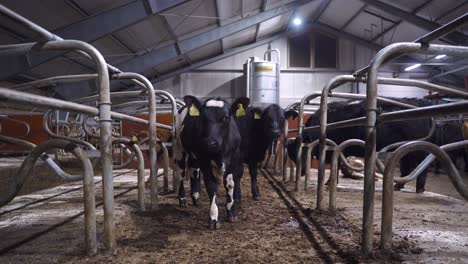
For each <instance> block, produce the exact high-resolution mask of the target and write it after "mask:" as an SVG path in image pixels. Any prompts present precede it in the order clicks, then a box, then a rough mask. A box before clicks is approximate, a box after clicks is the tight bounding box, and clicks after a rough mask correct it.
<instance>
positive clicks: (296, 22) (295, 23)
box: [293, 17, 302, 26]
mask: <svg viewBox="0 0 468 264" xmlns="http://www.w3.org/2000/svg"><path fill="white" fill-rule="evenodd" d="M293 24H294V25H296V26H299V25H301V24H302V19H300V18H298V17H296V18H294V20H293Z"/></svg>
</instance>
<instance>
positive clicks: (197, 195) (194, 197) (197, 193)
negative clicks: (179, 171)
mask: <svg viewBox="0 0 468 264" xmlns="http://www.w3.org/2000/svg"><path fill="white" fill-rule="evenodd" d="M192 196H193V199H195V200H198V198H200V193H199V192H194V193H193V195H192Z"/></svg>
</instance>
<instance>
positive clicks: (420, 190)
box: [416, 188, 426, 193]
mask: <svg viewBox="0 0 468 264" xmlns="http://www.w3.org/2000/svg"><path fill="white" fill-rule="evenodd" d="M425 190H426V189H424V188H422V189H419V190H416V193H424V191H425Z"/></svg>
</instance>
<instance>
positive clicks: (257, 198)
mask: <svg viewBox="0 0 468 264" xmlns="http://www.w3.org/2000/svg"><path fill="white" fill-rule="evenodd" d="M252 198H253V199H254V201H260V195H254V196H252Z"/></svg>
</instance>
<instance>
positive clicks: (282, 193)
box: [0, 170, 468, 263]
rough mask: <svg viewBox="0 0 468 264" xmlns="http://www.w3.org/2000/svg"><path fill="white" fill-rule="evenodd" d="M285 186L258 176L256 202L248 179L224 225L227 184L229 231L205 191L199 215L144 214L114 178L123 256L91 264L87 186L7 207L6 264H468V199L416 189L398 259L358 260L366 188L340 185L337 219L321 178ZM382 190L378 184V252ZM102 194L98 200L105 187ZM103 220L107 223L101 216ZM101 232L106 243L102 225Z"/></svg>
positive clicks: (175, 211)
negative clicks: (321, 192)
mask: <svg viewBox="0 0 468 264" xmlns="http://www.w3.org/2000/svg"><path fill="white" fill-rule="evenodd" d="M123 172H126V171H125V170H123V171H116V172H115V174H117V175H118V173H119V174H120V173H123ZM279 179H280V176H272V175H270V174H269V173H266V172H264V173H263V174H260V173H259V186H260V190H261V193H262V197H261V200H260V201H253V200H252V199H251V195H250V178H249V176H248V175H247V173H246V174H245V176H244V177H243V180H242V187H243V202H242V207H241V208H240V210H239V212H238V215H239V219H238V222H236V223H226V222H225V221H224V217H225V210H224V203H225V202H224V201H225V199H224V188H221V186H220V195H219V198H218V199H217V201H218V206H219V212H220V219H221V220H222V221H223V222H222V226H221V229H220V230H217V231H210V230H208V229H207V219H208V200H207V195H206V192H202V196H201V199H202V200H201V202H202V205H201V206H200V207H194V206H192V205H191V202H190V201H189V206H188V208H187V209H181V208H179V207H178V206H177V201H176V199H175V195H174V194H167V195H162V196H161V198H160V208H159V209H158V210H157V211H154V212H143V213H139V212H137V210H136V190H135V189H133V187H134V186H136V172H134V171H132V172H128V173H124V174H122V175H120V176H118V177H116V178H115V186H116V187H115V194H116V195H118V197H117V198H116V230H117V245H118V247H117V251H116V253H115V255H104V254H102V251H101V253H100V254H99V255H97V256H94V257H87V256H83V249H84V243H83V225H82V222H83V218H82V216H81V215H80V212H81V211H82V203H81V200H82V193H81V191H79V190H76V191H75V189H79V183H72V184H67V185H63V186H59V187H55V188H51V189H48V190H43V191H40V192H36V193H33V194H30V195H26V196H22V197H18V198H17V199H15V200H14V201H13V202H12V203H11V204H9V205H8V206H5V207H3V208H1V209H0V235H1V237H2V239H1V240H0V253H1V255H0V263H45V262H47V263H54V262H57V263H111V262H112V263H155V262H157V263H226V262H231V263H267V262H269V263H286V262H293V263H297V262H299V263H300V262H303V263H322V262H324V263H335V262H342V263H353V262H355V263H357V262H372V263H375V262H386V263H389V262H391V263H400V262H408V263H448V262H455V263H463V262H468V254H467V253H466V252H468V223H467V222H466V216H467V212H468V203H467V202H465V201H462V200H459V199H456V198H450V197H447V196H444V195H438V194H434V193H430V192H426V193H425V194H423V195H420V194H415V193H414V192H410V191H411V188H412V187H410V186H408V187H407V189H408V191H405V192H400V193H396V195H395V198H396V199H395V219H397V220H396V222H395V223H394V231H395V243H394V248H395V253H394V254H391V255H381V254H379V253H376V254H375V255H374V256H371V257H370V258H367V259H365V258H363V257H362V256H360V255H359V243H360V226H361V220H360V219H361V217H362V192H361V191H360V188H361V186H362V181H359V180H351V179H342V178H340V184H339V192H338V197H337V198H338V200H337V206H338V208H339V209H338V211H337V212H335V213H328V212H317V211H315V210H312V209H310V208H314V204H315V202H314V201H315V195H316V194H315V186H314V183H315V179H316V171H313V173H312V181H311V185H310V186H309V188H308V191H307V192H304V191H303V190H301V191H300V192H299V193H297V194H295V193H294V192H292V190H293V188H294V186H293V185H294V184H292V183H286V184H281V182H280V180H279ZM98 180H99V178H98V177H97V178H96V181H98ZM447 180H448V179H447ZM160 186H162V178H160ZM380 186H381V185H380V182H377V190H378V192H377V194H376V202H375V205H376V209H375V241H376V247H377V246H378V243H377V242H378V239H379V231H380V207H381V204H380V202H381V200H380V199H381V195H380V192H379V188H380ZM429 189H430V188H429ZM96 190H97V191H98V201H97V202H99V201H100V199H99V197H100V185H99V184H97V187H96ZM325 193H326V195H327V192H325ZM47 197H51V198H50V199H47ZM325 198H326V197H325ZM325 202H327V201H325ZM30 203H32V204H30ZM27 204H30V205H27ZM97 212H98V223H102V208H101V207H99V208H98V210H97ZM46 231H48V232H46ZM98 232H99V234H98V239H99V241H100V242H101V243H102V225H100V224H99V225H98ZM42 233H43V234H42ZM35 234H40V235H37V237H36V236H35ZM31 238H32V239H31ZM22 241H24V243H22ZM376 252H378V251H376Z"/></svg>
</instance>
